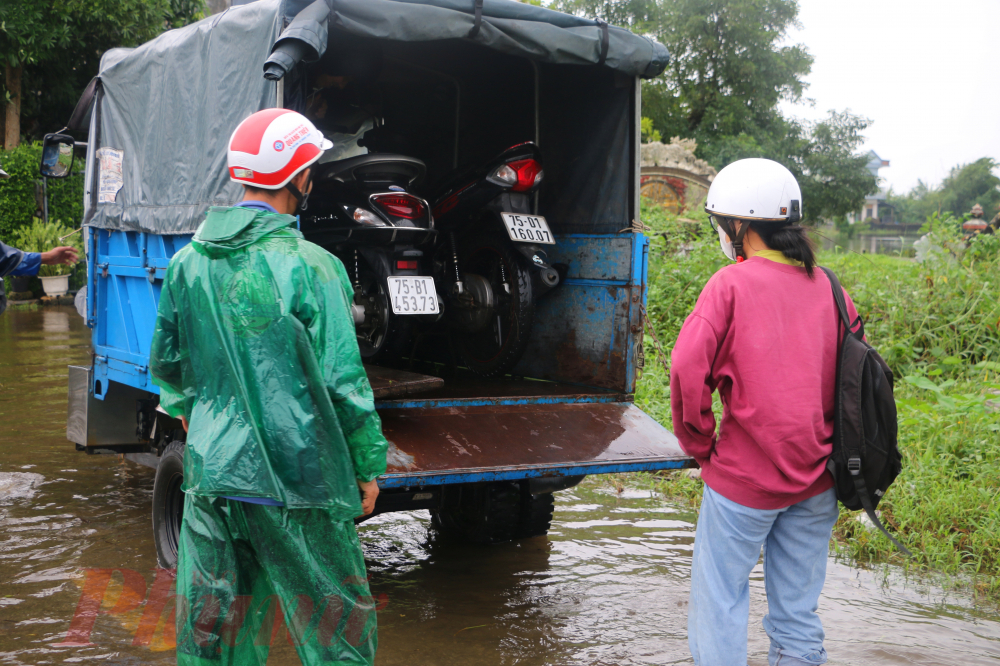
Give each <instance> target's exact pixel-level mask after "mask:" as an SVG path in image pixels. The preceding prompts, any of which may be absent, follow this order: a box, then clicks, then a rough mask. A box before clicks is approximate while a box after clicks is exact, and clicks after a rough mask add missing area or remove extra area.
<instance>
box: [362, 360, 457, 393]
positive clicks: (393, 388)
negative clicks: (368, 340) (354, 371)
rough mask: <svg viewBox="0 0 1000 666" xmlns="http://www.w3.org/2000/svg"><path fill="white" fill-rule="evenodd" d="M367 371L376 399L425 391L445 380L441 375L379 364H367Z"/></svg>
mask: <svg viewBox="0 0 1000 666" xmlns="http://www.w3.org/2000/svg"><path fill="white" fill-rule="evenodd" d="M365 372H366V373H367V374H368V382H369V383H370V384H371V385H372V393H374V394H375V399H376V400H377V399H381V398H394V397H400V396H407V395H414V394H416V393H424V392H426V391H432V390H434V389H437V388H441V387H442V386H444V380H443V379H441V378H440V377H432V376H431V375H421V374H418V373H416V372H407V371H406V370H396V369H394V368H383V367H381V366H378V365H365Z"/></svg>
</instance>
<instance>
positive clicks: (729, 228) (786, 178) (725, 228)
mask: <svg viewBox="0 0 1000 666" xmlns="http://www.w3.org/2000/svg"><path fill="white" fill-rule="evenodd" d="M705 211H706V212H708V213H709V219H710V220H711V221H712V223H713V226H715V225H717V228H718V231H719V244H720V245H721V246H722V252H723V254H725V255H726V256H727V257H729V258H730V259H731V260H733V261H743V260H744V259H745V256H744V254H743V236H744V235H745V234H746V232H747V229H749V228H750V225H749V224H742V225H740V227H739V229H737V228H736V225H735V224H733V223H732V221H731V220H732V219H738V220H747V221H753V222H773V223H780V225H781V226H785V225H788V224H795V223H796V222H798V221H799V220H800V219H802V190H800V189H799V184H798V183H797V182H796V181H795V176H793V175H792V172H791V171H789V170H788V169H786V168H785V167H783V166H781V165H780V164H778V163H777V162H774V161H772V160H765V159H760V158H757V157H753V158H750V159H745V160H737V161H736V162H733V163H732V164H730V165H729V166H727V167H726V168H725V169H723V170H722V171H720V172H719V175H717V176H716V177H715V180H713V181H712V186H711V187H709V188H708V196H707V197H706V198H705Z"/></svg>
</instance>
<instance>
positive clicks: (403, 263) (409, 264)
mask: <svg viewBox="0 0 1000 666" xmlns="http://www.w3.org/2000/svg"><path fill="white" fill-rule="evenodd" d="M396 270H397V271H415V270H417V260H416V259H399V260H398V261H396Z"/></svg>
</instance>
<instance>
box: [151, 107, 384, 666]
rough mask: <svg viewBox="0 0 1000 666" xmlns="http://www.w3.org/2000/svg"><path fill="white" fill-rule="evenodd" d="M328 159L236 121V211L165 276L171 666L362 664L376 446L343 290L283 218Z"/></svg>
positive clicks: (380, 445)
mask: <svg viewBox="0 0 1000 666" xmlns="http://www.w3.org/2000/svg"><path fill="white" fill-rule="evenodd" d="M329 144H330V142H329V141H327V140H326V139H324V138H323V136H322V135H321V134H320V133H319V132H318V131H317V130H316V128H315V127H314V126H313V125H312V123H310V122H309V121H308V120H307V119H306V118H305V117H304V116H302V115H300V114H298V113H295V112H292V111H288V110H285V109H267V110H264V111H260V112H258V113H255V114H253V115H252V116H250V117H249V118H247V119H246V120H244V121H243V122H242V123H241V124H240V126H239V127H238V128H237V129H236V131H235V132H234V133H233V136H232V138H231V139H230V145H229V172H230V177H231V178H232V179H233V180H234V181H237V182H240V183H242V184H243V185H244V186H245V187H246V195H245V197H244V200H243V202H241V203H240V204H239V205H238V206H235V207H232V208H212V209H211V210H210V211H209V213H208V216H207V217H206V219H205V221H204V223H202V225H201V226H200V227H199V229H198V231H197V233H196V234H195V236H194V239H193V240H192V242H191V244H190V245H188V246H186V247H184V248H183V249H182V250H180V251H179V252H178V253H177V254H176V255H175V256H174V258H173V259H172V260H171V261H170V265H169V267H168V268H167V274H166V278H165V280H164V282H163V289H162V291H161V293H160V304H159V313H158V317H157V322H156V331H155V333H154V336H153V344H152V352H151V361H150V363H151V366H150V369H151V371H152V374H153V377H154V381H155V382H156V384H157V385H158V386H160V388H161V391H160V404H161V406H162V407H163V408H164V409H165V410H166V411H167V412H168V413H169V414H170V415H171V416H174V417H176V418H180V419H181V420H182V423H183V424H184V426H185V429H187V428H188V425H189V424H190V430H189V432H188V438H187V444H186V446H185V452H184V487H183V489H184V491H185V493H186V499H185V505H184V519H183V522H182V526H181V534H180V544H179V554H178V565H177V600H178V601H177V604H178V605H177V661H178V663H179V664H222V663H226V664H240V665H241V666H242V665H243V664H264V663H265V662H266V661H267V656H268V648H269V646H270V644H271V642H272V639H274V640H279V641H285V640H291V641H292V642H293V643H294V645H295V647H296V650H297V651H298V653H299V656H300V658H301V660H302V662H303V664H306V665H311V664H372V663H373V662H374V658H375V649H376V645H377V637H376V621H375V609H374V604H373V601H372V597H371V593H370V591H369V588H368V583H367V575H366V572H365V563H364V557H363V554H362V551H361V546H360V543H359V541H358V536H357V532H356V531H355V528H354V522H353V519H354V518H355V517H356V516H359V515H363V514H368V513H371V512H372V510H373V508H374V504H375V496H376V495H377V494H378V485H377V484H376V481H375V478H376V477H377V476H378V475H380V474H382V473H383V472H384V471H385V465H386V449H387V444H386V440H385V438H384V437H383V436H382V429H381V423H380V421H379V418H378V415H377V414H376V412H375V408H374V398H373V396H372V390H371V386H370V385H369V383H368V378H367V376H366V374H365V371H364V368H363V367H362V364H361V356H360V354H359V352H358V344H357V338H356V334H355V331H354V322H353V318H352V316H351V311H350V304H351V303H352V301H353V293H352V289H351V283H350V281H349V279H348V277H347V273H346V272H345V270H344V267H343V265H342V264H341V263H340V261H339V260H338V259H336V258H335V257H334V256H333V255H331V254H330V253H329V252H327V251H325V250H323V249H322V248H320V247H318V246H316V245H313V244H312V243H309V242H307V241H305V240H304V239H303V238H302V234H301V233H299V232H298V231H297V230H296V229H295V218H294V217H293V216H292V213H294V212H295V211H296V209H297V208H298V207H299V205H300V204H301V203H302V201H303V200H304V199H305V198H306V197H308V191H309V177H310V169H309V166H310V165H311V164H313V163H314V162H315V161H316V160H317V159H319V157H320V155H322V152H323V151H324V150H327V149H328V148H329V147H330V145H329ZM359 488H360V492H359ZM282 620H283V621H284V625H286V626H287V632H286V631H284V630H283V629H282V626H283V624H282Z"/></svg>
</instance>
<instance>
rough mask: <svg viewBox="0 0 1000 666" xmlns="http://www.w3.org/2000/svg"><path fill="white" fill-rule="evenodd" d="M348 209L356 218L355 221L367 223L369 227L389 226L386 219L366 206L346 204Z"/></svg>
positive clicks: (349, 213)
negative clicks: (349, 205) (358, 206)
mask: <svg viewBox="0 0 1000 666" xmlns="http://www.w3.org/2000/svg"><path fill="white" fill-rule="evenodd" d="M344 208H346V209H347V213H348V215H350V216H351V217H353V218H354V221H355V222H358V223H360V224H364V225H367V226H369V227H384V226H387V225H386V223H385V220H383V219H382V218H380V217H379V216H378V215H376V214H375V213H372V212H371V211H367V210H365V209H364V208H353V210H352V207H348V206H344Z"/></svg>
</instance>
